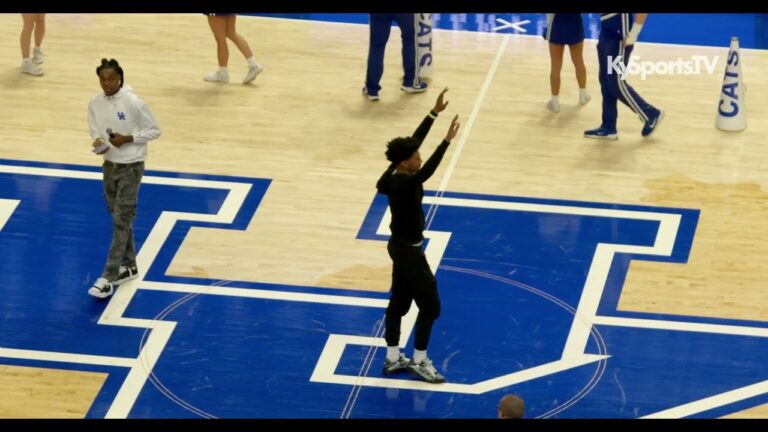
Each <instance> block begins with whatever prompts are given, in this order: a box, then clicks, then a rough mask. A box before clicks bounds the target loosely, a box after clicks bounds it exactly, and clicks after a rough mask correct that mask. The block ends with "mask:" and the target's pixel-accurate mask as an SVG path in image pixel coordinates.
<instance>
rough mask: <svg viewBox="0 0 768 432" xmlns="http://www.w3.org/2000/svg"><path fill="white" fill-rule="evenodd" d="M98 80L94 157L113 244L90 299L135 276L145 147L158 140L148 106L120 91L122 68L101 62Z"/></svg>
mask: <svg viewBox="0 0 768 432" xmlns="http://www.w3.org/2000/svg"><path fill="white" fill-rule="evenodd" d="M96 75H98V77H99V83H100V84H101V88H102V90H103V92H101V93H99V94H97V95H95V96H94V97H92V98H91V101H90V103H89V104H88V126H89V128H90V132H91V138H92V139H93V140H94V141H93V152H94V153H96V154H99V155H102V156H103V157H104V163H103V165H102V172H103V174H104V198H105V200H106V202H107V209H108V210H109V213H110V215H111V216H112V243H111V244H110V246H109V256H108V258H107V263H106V265H105V266H104V271H103V272H102V274H101V277H99V278H98V279H97V280H96V282H95V283H94V284H93V286H92V287H91V288H90V289H89V290H88V294H90V295H92V296H94V297H98V298H106V297H109V296H111V295H112V294H113V293H114V291H115V287H116V286H118V285H120V284H122V283H123V282H126V281H129V280H132V279H135V278H136V277H137V276H138V269H137V267H136V248H135V244H134V239H133V221H134V219H135V218H136V205H137V204H138V195H139V185H140V183H141V178H142V176H143V175H144V161H145V160H146V158H147V143H148V142H149V141H151V140H153V139H157V138H158V137H160V127H159V126H158V125H157V121H156V120H155V116H154V114H152V111H151V110H150V109H149V107H148V106H147V104H146V103H145V102H144V101H143V100H142V99H141V98H139V97H138V96H137V95H136V94H134V93H133V89H131V88H130V86H129V87H125V88H124V87H123V84H124V83H125V75H124V73H123V68H121V67H120V64H119V63H118V62H117V60H115V59H109V60H107V59H101V65H99V66H98V67H97V68H96Z"/></svg>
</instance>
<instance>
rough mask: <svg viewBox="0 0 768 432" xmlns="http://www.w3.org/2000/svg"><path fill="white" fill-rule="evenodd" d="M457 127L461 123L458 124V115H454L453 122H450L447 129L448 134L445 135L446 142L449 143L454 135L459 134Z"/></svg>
mask: <svg viewBox="0 0 768 432" xmlns="http://www.w3.org/2000/svg"><path fill="white" fill-rule="evenodd" d="M446 90H448V89H446ZM459 126H461V123H459V115H458V114H456V116H455V117H454V118H453V120H451V125H450V126H449V127H448V133H447V134H445V140H446V141H448V142H451V140H452V139H453V138H454V137H456V134H457V133H458V132H459Z"/></svg>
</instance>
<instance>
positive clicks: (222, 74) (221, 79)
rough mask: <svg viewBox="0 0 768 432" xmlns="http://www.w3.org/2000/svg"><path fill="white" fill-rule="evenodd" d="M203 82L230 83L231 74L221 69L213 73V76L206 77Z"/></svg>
mask: <svg viewBox="0 0 768 432" xmlns="http://www.w3.org/2000/svg"><path fill="white" fill-rule="evenodd" d="M203 80H204V81H208V82H217V83H228V82H229V72H226V71H222V70H221V69H219V70H217V71H216V72H214V73H212V74H211V75H207V76H204V77H203Z"/></svg>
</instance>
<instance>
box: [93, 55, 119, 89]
mask: <svg viewBox="0 0 768 432" xmlns="http://www.w3.org/2000/svg"><path fill="white" fill-rule="evenodd" d="M102 69H114V70H115V71H116V72H117V74H118V75H120V87H121V88H122V87H123V83H125V76H124V75H123V68H121V67H120V63H118V62H117V60H115V59H109V60H107V59H105V58H103V59H101V65H99V66H98V67H96V75H98V74H99V73H101V70H102Z"/></svg>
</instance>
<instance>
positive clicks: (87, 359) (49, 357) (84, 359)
mask: <svg viewBox="0 0 768 432" xmlns="http://www.w3.org/2000/svg"><path fill="white" fill-rule="evenodd" d="M0 357H6V358H14V359H23V360H39V361H50V362H61V363H79V364H89V365H101V366H121V367H133V366H136V364H137V359H135V358H125V357H107V356H99V355H88V354H72V353H63V352H56V351H37V350H24V349H13V348H0Z"/></svg>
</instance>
